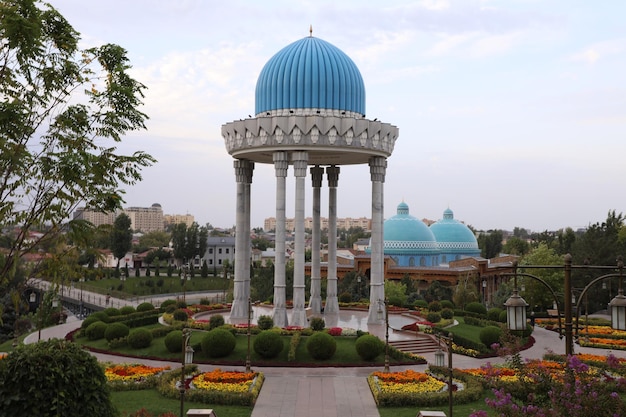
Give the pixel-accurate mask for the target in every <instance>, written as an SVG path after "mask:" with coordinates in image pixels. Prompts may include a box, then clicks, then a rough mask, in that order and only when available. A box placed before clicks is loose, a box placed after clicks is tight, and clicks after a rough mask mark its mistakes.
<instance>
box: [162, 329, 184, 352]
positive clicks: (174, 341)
mask: <svg viewBox="0 0 626 417" xmlns="http://www.w3.org/2000/svg"><path fill="white" fill-rule="evenodd" d="M164 343H165V348H166V349H167V351H168V352H171V353H176V352H182V351H183V331H182V330H174V331H171V332H169V333H168V334H167V335H166V336H165V340H164Z"/></svg>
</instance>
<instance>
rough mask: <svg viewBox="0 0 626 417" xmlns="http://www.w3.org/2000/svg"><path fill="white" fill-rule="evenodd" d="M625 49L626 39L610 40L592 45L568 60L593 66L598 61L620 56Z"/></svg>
mask: <svg viewBox="0 0 626 417" xmlns="http://www.w3.org/2000/svg"><path fill="white" fill-rule="evenodd" d="M624 49H626V39H612V40H607V41H604V42H598V43H594V44H592V45H589V46H587V47H586V48H585V49H583V50H581V51H579V52H576V53H575V54H573V55H572V56H571V57H570V59H571V60H572V61H575V62H585V63H587V64H595V63H596V62H598V61H599V60H600V59H604V58H607V57H609V56H612V55H617V54H621V53H622V52H623V51H624Z"/></svg>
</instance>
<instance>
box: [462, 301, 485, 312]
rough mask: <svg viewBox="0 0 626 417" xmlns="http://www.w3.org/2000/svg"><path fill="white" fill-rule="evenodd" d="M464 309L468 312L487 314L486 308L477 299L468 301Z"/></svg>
mask: <svg viewBox="0 0 626 417" xmlns="http://www.w3.org/2000/svg"><path fill="white" fill-rule="evenodd" d="M465 311H469V312H470V313H476V314H482V315H485V314H487V309H486V308H485V306H484V305H482V304H481V303H479V302H478V301H474V302H472V303H468V304H467V305H466V306H465Z"/></svg>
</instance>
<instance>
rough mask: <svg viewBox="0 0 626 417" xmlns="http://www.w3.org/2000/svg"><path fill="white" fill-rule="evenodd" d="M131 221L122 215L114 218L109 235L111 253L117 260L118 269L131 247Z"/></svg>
mask: <svg viewBox="0 0 626 417" xmlns="http://www.w3.org/2000/svg"><path fill="white" fill-rule="evenodd" d="M130 225H131V220H130V217H128V215H126V214H124V213H122V214H120V215H119V216H117V217H116V218H115V223H113V231H112V233H111V251H112V252H113V255H114V256H115V257H116V258H117V266H116V268H119V267H120V259H122V258H123V257H124V256H126V254H127V253H128V251H129V250H130V248H132V246H133V231H132V230H131V228H130Z"/></svg>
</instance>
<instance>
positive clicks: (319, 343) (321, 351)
mask: <svg viewBox="0 0 626 417" xmlns="http://www.w3.org/2000/svg"><path fill="white" fill-rule="evenodd" d="M306 349H307V350H308V351H309V354H310V355H311V357H312V358H313V359H316V360H325V359H330V358H332V357H333V355H334V354H335V351H336V350H337V342H336V341H335V338H334V337H332V336H331V335H329V334H328V333H325V332H316V333H313V335H312V336H309V338H308V340H307V342H306Z"/></svg>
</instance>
